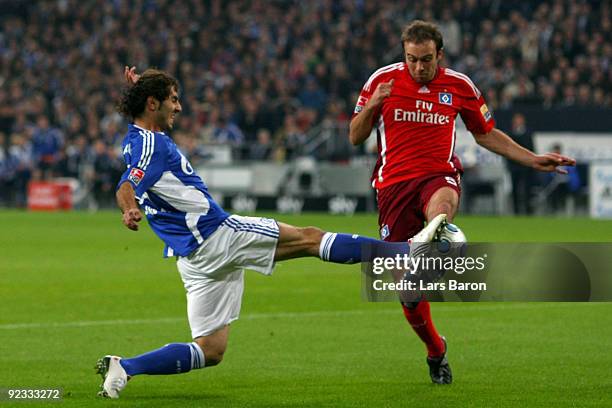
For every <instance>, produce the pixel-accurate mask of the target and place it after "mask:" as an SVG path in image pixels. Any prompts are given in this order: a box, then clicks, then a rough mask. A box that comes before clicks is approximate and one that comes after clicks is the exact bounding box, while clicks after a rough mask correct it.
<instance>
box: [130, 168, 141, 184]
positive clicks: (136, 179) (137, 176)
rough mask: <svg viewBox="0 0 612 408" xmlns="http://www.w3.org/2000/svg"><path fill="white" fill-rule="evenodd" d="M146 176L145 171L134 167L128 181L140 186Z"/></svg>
mask: <svg viewBox="0 0 612 408" xmlns="http://www.w3.org/2000/svg"><path fill="white" fill-rule="evenodd" d="M144 176H145V172H144V171H142V170H140V169H138V168H136V167H134V168H132V170H130V175H129V176H128V180H130V181H131V182H132V183H134V184H135V185H138V184H140V182H141V181H142V179H143V178H144Z"/></svg>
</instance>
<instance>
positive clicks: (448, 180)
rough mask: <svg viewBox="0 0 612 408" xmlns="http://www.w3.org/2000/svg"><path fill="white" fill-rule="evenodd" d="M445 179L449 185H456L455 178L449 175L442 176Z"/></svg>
mask: <svg viewBox="0 0 612 408" xmlns="http://www.w3.org/2000/svg"><path fill="white" fill-rule="evenodd" d="M444 178H445V179H446V182H447V183H448V184H450V185H453V186H455V187H457V180H455V179H454V178H452V177H450V176H446V177H444Z"/></svg>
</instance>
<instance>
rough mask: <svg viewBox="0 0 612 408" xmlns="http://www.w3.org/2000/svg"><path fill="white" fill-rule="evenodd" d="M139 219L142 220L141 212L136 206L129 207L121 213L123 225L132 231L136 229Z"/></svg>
mask: <svg viewBox="0 0 612 408" xmlns="http://www.w3.org/2000/svg"><path fill="white" fill-rule="evenodd" d="M140 220H142V214H141V213H140V210H139V209H138V208H130V209H129V210H127V211H125V212H124V213H123V225H125V226H126V227H128V228H129V229H131V230H132V231H138V223H139V222H140Z"/></svg>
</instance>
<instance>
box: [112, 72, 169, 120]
mask: <svg viewBox="0 0 612 408" xmlns="http://www.w3.org/2000/svg"><path fill="white" fill-rule="evenodd" d="M172 88H176V91H177V92H178V90H179V84H178V81H177V80H176V79H175V78H174V77H172V76H171V75H170V74H168V73H167V72H164V71H160V70H157V69H147V70H146V71H145V72H143V73H142V75H141V76H140V78H139V79H138V81H137V82H136V83H135V84H134V85H132V86H128V87H127V88H125V89H124V90H123V92H122V93H121V97H120V98H119V101H118V102H117V111H118V112H119V113H121V114H123V115H125V116H127V117H129V118H131V119H135V118H137V117H139V116H140V115H142V113H143V112H144V110H145V106H146V103H147V98H148V97H149V96H152V97H154V98H155V99H157V100H158V101H160V102H163V101H165V100H166V99H167V98H168V97H169V96H170V91H171V89H172Z"/></svg>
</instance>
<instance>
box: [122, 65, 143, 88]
mask: <svg viewBox="0 0 612 408" xmlns="http://www.w3.org/2000/svg"><path fill="white" fill-rule="evenodd" d="M123 76H124V77H125V80H126V82H127V83H128V84H130V85H134V84H135V83H136V82H138V80H139V79H140V75H138V74H137V73H136V67H132V68H130V67H128V66H127V65H126V66H125V68H124V69H123Z"/></svg>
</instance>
